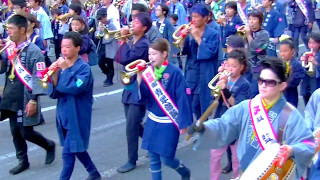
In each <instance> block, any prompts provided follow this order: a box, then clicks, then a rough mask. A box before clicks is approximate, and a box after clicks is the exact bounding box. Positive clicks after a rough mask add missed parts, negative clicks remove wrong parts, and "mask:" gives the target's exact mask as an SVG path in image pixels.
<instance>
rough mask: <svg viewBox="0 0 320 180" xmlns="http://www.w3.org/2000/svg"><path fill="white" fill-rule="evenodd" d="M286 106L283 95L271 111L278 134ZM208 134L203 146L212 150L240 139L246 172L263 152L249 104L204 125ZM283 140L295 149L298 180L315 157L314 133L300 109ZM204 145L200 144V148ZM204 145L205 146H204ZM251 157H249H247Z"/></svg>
mask: <svg viewBox="0 0 320 180" xmlns="http://www.w3.org/2000/svg"><path fill="white" fill-rule="evenodd" d="M286 103H287V101H286V99H285V98H284V96H283V95H281V97H280V99H279V100H278V101H277V102H276V103H275V104H274V106H273V107H271V109H269V111H268V116H269V118H270V121H271V124H272V127H273V128H274V130H275V133H276V134H277V133H278V124H279V115H280V112H281V111H282V109H283V107H284V105H285V104H286ZM204 126H205V128H206V130H205V132H204V133H203V135H202V136H201V138H200V142H207V143H208V144H207V145H210V148H221V147H224V146H227V145H229V144H230V143H231V142H233V141H235V140H236V139H238V149H237V156H238V159H239V161H240V167H241V169H242V170H243V171H245V170H246V168H247V167H248V165H249V164H250V163H251V162H252V161H253V160H255V159H256V158H257V157H258V155H259V154H260V153H261V152H262V151H263V150H262V149H261V147H260V145H259V143H258V140H257V138H256V137H255V136H253V133H254V130H253V126H252V123H251V119H250V112H249V100H245V101H242V102H241V103H240V104H238V105H236V106H233V107H231V108H229V109H228V110H227V111H226V112H225V113H224V114H223V115H222V117H221V118H217V119H211V120H208V121H206V122H205V123H204ZM283 140H284V141H285V143H286V144H287V145H290V146H292V148H293V156H292V158H293V161H294V162H295V164H296V175H297V177H296V178H297V179H300V177H301V176H302V173H303V172H304V171H305V170H306V168H307V166H308V165H309V163H310V160H311V157H312V155H313V153H314V150H315V148H314V146H313V145H310V144H309V143H305V142H312V141H313V136H312V132H311V130H310V129H309V128H308V127H307V125H306V123H305V120H304V118H303V117H302V115H301V114H300V112H299V111H298V110H297V109H294V110H293V111H292V113H291V115H290V116H289V119H288V120H287V123H286V126H285V129H284V133H283ZM201 144H203V143H200V145H201ZM203 145H204V144H203ZM248 154H250V155H249V156H248Z"/></svg>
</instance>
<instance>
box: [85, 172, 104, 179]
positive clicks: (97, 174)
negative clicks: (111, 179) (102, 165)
mask: <svg viewBox="0 0 320 180" xmlns="http://www.w3.org/2000/svg"><path fill="white" fill-rule="evenodd" d="M86 180H101V175H100V173H99V172H98V171H97V172H95V173H94V174H90V175H89V176H88V177H87V179H86Z"/></svg>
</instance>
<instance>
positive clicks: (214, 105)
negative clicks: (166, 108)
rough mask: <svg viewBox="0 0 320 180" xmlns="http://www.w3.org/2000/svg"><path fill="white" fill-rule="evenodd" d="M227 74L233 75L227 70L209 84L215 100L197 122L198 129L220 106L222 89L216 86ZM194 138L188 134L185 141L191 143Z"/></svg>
mask: <svg viewBox="0 0 320 180" xmlns="http://www.w3.org/2000/svg"><path fill="white" fill-rule="evenodd" d="M222 74H225V75H227V76H230V75H231V73H229V72H228V71H227V70H224V71H223V72H219V73H218V74H217V75H215V76H214V77H213V78H212V79H211V81H210V82H209V83H208V87H209V89H211V94H212V95H213V96H214V97H215V100H214V101H213V102H212V103H211V104H210V106H209V107H208V108H207V109H206V111H205V112H204V113H203V114H202V115H201V117H200V118H199V120H198V121H197V124H196V128H199V127H201V126H203V123H204V122H205V121H206V120H207V119H208V117H209V116H210V115H211V113H212V112H213V110H215V109H216V108H217V107H218V105H219V99H220V95H221V88H220V87H219V86H214V84H215V83H216V82H217V81H218V79H219V77H220V76H221V75H222ZM191 137H192V134H187V135H186V137H185V138H184V140H185V141H189V140H190V138H191Z"/></svg>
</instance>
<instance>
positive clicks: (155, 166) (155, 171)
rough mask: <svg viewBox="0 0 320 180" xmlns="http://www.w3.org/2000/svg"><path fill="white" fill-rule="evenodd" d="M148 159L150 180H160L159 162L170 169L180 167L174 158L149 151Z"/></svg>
mask: <svg viewBox="0 0 320 180" xmlns="http://www.w3.org/2000/svg"><path fill="white" fill-rule="evenodd" d="M149 159H150V171H151V174H152V180H161V179H162V174H161V162H162V163H163V164H165V165H166V166H168V167H171V168H172V169H175V170H176V169H177V168H178V167H179V165H180V161H179V160H178V159H176V158H169V157H164V156H161V155H160V154H158V153H154V152H150V151H149Z"/></svg>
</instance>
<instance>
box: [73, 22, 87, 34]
mask: <svg viewBox="0 0 320 180" xmlns="http://www.w3.org/2000/svg"><path fill="white" fill-rule="evenodd" d="M83 27H84V26H83V24H82V23H81V22H80V21H77V20H73V21H72V22H71V29H72V31H76V32H80V31H82V30H83Z"/></svg>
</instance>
